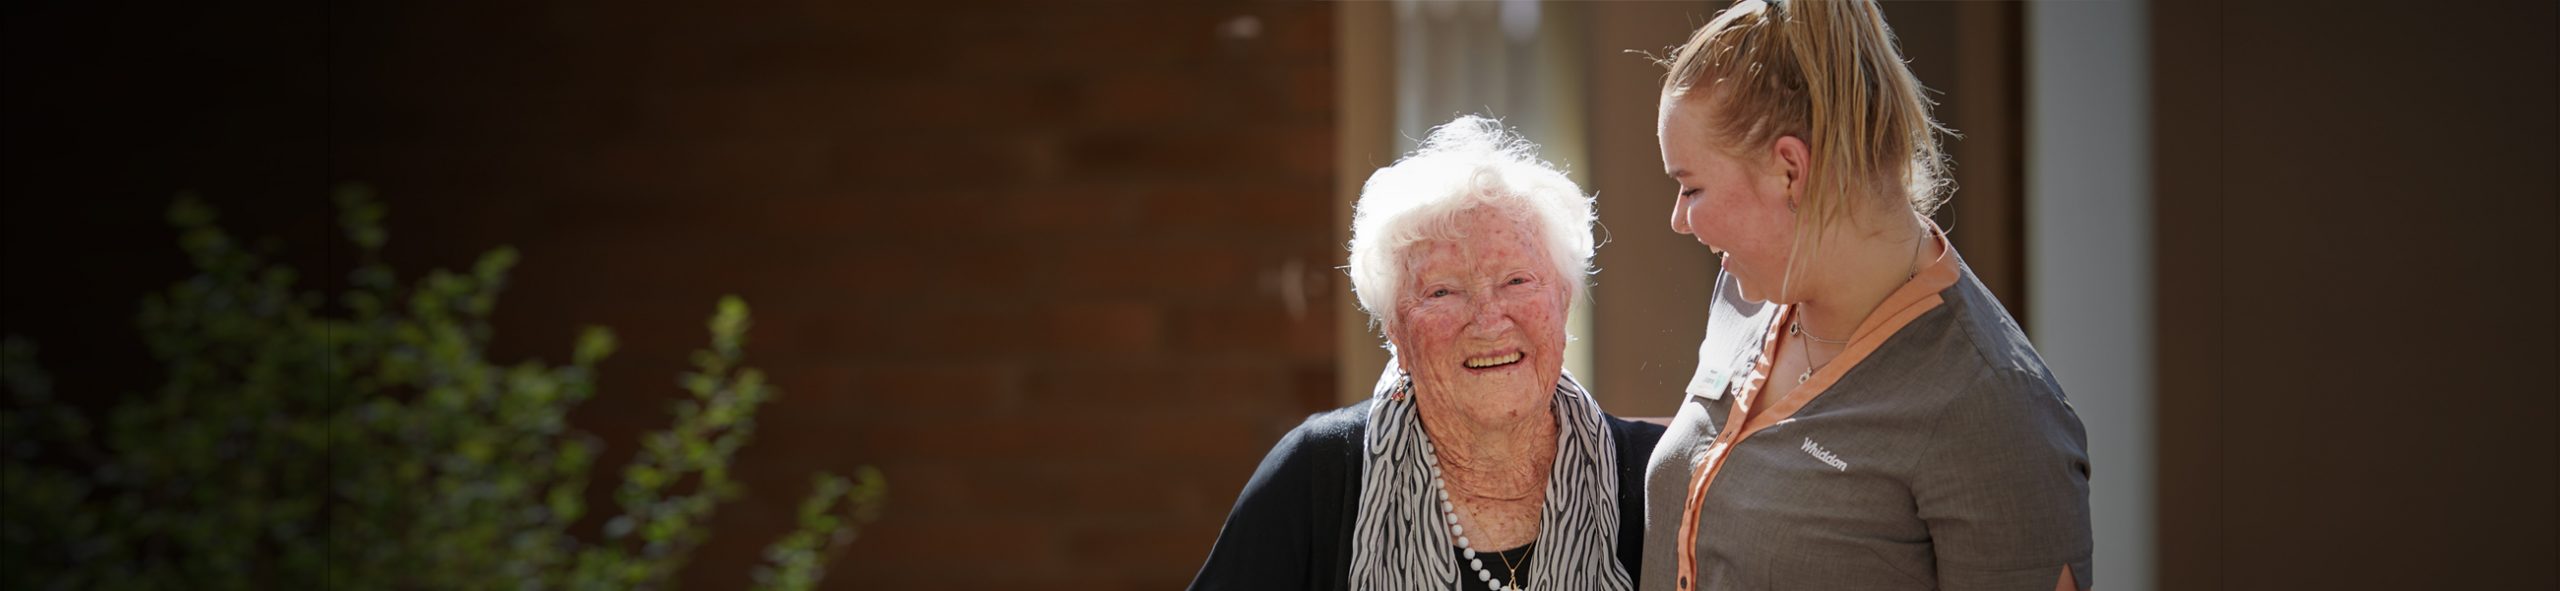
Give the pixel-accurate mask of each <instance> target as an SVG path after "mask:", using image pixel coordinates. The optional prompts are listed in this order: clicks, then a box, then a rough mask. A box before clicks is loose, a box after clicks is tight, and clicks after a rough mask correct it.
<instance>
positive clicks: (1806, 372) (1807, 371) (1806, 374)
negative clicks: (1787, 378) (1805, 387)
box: [1796, 368, 1813, 385]
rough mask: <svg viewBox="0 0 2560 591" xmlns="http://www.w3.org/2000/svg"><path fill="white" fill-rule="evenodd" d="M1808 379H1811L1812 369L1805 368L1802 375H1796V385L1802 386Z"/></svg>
mask: <svg viewBox="0 0 2560 591" xmlns="http://www.w3.org/2000/svg"><path fill="white" fill-rule="evenodd" d="M1810 379H1813V369H1812V368H1805V370H1804V373H1800V374H1796V384H1798V385H1802V384H1804V382H1805V380H1810Z"/></svg>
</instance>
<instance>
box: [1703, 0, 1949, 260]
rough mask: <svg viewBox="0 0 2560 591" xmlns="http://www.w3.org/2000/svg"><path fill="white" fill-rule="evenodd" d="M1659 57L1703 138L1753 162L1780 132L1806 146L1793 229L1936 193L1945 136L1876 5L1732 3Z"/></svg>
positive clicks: (1922, 209) (1940, 192)
mask: <svg viewBox="0 0 2560 591" xmlns="http://www.w3.org/2000/svg"><path fill="white" fill-rule="evenodd" d="M1662 62H1663V65H1664V66H1665V67H1668V68H1669V69H1670V73H1669V75H1667V76H1666V77H1665V78H1664V80H1663V88H1662V92H1663V95H1664V98H1665V99H1666V100H1680V101H1705V103H1704V105H1703V106H1705V107H1706V108H1707V112H1708V113H1709V118H1708V124H1707V127H1708V129H1706V130H1705V131H1706V133H1708V134H1711V136H1712V139H1713V140H1715V141H1713V142H1711V143H1713V144H1715V145H1718V146H1723V147H1725V149H1727V150H1728V151H1729V153H1731V154H1733V155H1735V156H1738V157H1745V158H1750V159H1754V160H1756V159H1758V158H1764V157H1766V152H1765V151H1758V150H1757V149H1758V148H1761V147H1765V146H1768V145H1769V143H1770V142H1773V141H1776V140H1777V139H1778V138H1779V137H1780V136H1788V135H1793V136H1796V137H1798V138H1801V139H1803V140H1804V142H1805V144H1806V145H1807V146H1809V147H1810V149H1811V150H1812V154H1811V155H1810V156H1811V158H1812V162H1810V163H1809V166H1808V173H1809V174H1810V175H1811V178H1808V179H1806V180H1807V181H1808V182H1809V183H1810V184H1809V185H1808V186H1807V190H1806V191H1805V194H1804V197H1803V200H1802V202H1801V203H1799V204H1798V206H1799V208H1798V210H1797V220H1798V224H1799V229H1800V230H1801V229H1804V228H1808V227H1809V228H1812V229H1815V230H1816V231H1817V232H1818V231H1825V230H1829V229H1832V228H1834V227H1836V226H1837V224H1835V223H1834V222H1836V221H1837V220H1840V219H1842V218H1843V217H1844V216H1845V215H1846V212H1847V211H1849V210H1850V209H1851V208H1852V206H1853V205H1855V204H1853V203H1851V202H1850V200H1851V199H1857V198H1899V199H1902V200H1904V201H1905V202H1907V203H1908V204H1909V205H1910V207H1911V210H1912V211H1914V212H1918V213H1919V214H1921V215H1927V214H1929V213H1932V212H1934V211H1936V210H1937V208H1938V205H1939V204H1940V203H1941V202H1943V200H1944V198H1945V195H1944V193H1945V189H1946V185H1947V181H1946V171H1947V162H1946V158H1945V156H1944V154H1943V153H1942V152H1941V151H1940V150H1939V148H1938V138H1937V134H1939V133H1942V132H1947V129H1946V128H1945V127H1943V126H1940V125H1939V124H1938V122H1937V120H1936V119H1934V118H1932V117H1931V116H1930V114H1929V108H1930V106H1931V105H1932V103H1931V102H1930V101H1929V99H1928V97H1927V96H1925V95H1924V94H1922V93H1923V92H1924V91H1923V89H1922V88H1921V86H1920V81H1919V79H1918V78H1917V77H1915V76H1913V75H1912V74H1911V68H1910V67H1909V66H1906V65H1904V64H1903V60H1902V52H1901V50H1900V49H1898V48H1896V47H1895V45H1894V39H1893V30H1892V28H1890V27H1888V26H1886V25H1885V22H1884V10H1883V9H1882V8H1880V7H1878V6H1877V5H1876V3H1875V2H1874V0H1783V1H1777V2H1769V1H1764V0H1742V1H1740V2H1736V3H1734V5H1733V6H1732V7H1730V8H1727V9H1725V11H1724V12H1722V13H1719V14H1717V15H1716V18H1715V19H1713V20H1711V21H1709V22H1708V23H1707V25H1706V26H1705V27H1701V28H1699V29H1698V31H1697V32H1696V33H1694V34H1692V35H1690V37H1689V40H1688V42H1687V43H1684V44H1682V45H1681V46H1680V47H1679V48H1678V49H1676V50H1674V51H1673V53H1672V55H1671V57H1670V58H1669V59H1665V60H1662ZM1815 233H1816V232H1798V233H1797V240H1798V242H1799V244H1800V245H1801V244H1803V243H1805V242H1807V241H1809V240H1811V239H1812V238H1813V235H1814V234H1815ZM1800 250H1802V249H1800ZM1807 254H1810V253H1809V252H1808V253H1807Z"/></svg>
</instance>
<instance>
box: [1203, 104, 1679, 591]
mask: <svg viewBox="0 0 2560 591" xmlns="http://www.w3.org/2000/svg"><path fill="white" fill-rule="evenodd" d="M1593 205H1594V203H1593V201H1592V200H1591V198H1590V197H1589V196H1586V195H1584V194H1583V193H1582V189H1581V188H1580V187H1577V186H1575V185H1574V184H1573V180H1572V179H1570V178H1567V177H1565V175H1564V173H1562V172H1560V171H1557V170H1556V169H1555V168H1554V167H1553V166H1552V165H1549V164H1547V163H1546V162H1545V161H1542V160H1539V159H1538V158H1537V147H1536V146H1535V145H1534V144H1530V143H1528V142H1527V141H1526V140H1523V139H1521V138H1520V137H1519V136H1517V135H1515V134H1513V133H1511V132H1509V131H1506V130H1504V129H1503V128H1502V126H1501V125H1500V123H1498V122H1496V121H1494V120H1491V119H1485V118H1482V117H1474V116H1466V117H1459V118H1458V119H1457V120H1454V121H1451V122H1449V124H1448V125H1443V126H1440V127H1438V128H1434V129H1433V130H1432V132H1431V137H1430V138H1428V139H1426V140H1424V141H1423V143H1422V147H1421V148H1419V149H1417V150H1415V152H1414V153H1413V154H1411V155H1409V156H1406V157H1405V158H1402V159H1399V160H1397V161H1396V164H1395V165H1394V166H1389V167H1386V168H1382V169H1379V170H1378V172H1377V174H1374V175H1371V176H1370V177H1369V182H1368V183H1367V184H1365V185H1363V186H1362V187H1361V189H1360V202H1359V203H1358V204H1357V205H1356V207H1354V208H1353V215H1352V222H1351V244H1350V246H1351V252H1350V256H1348V257H1346V260H1347V261H1348V262H1349V263H1350V265H1348V266H1347V267H1346V268H1345V270H1346V271H1348V274H1349V275H1350V276H1351V288H1352V293H1353V295H1356V296H1358V297H1359V299H1360V308H1361V309H1362V310H1363V311H1366V312H1368V313H1369V317H1370V319H1371V320H1374V321H1376V322H1377V324H1376V326H1378V327H1379V328H1382V329H1384V330H1383V332H1384V333H1385V334H1383V335H1382V336H1385V337H1386V338H1387V341H1388V343H1389V346H1388V349H1389V350H1391V351H1393V352H1394V354H1395V357H1394V359H1392V360H1390V361H1389V363H1388V367H1387V368H1386V370H1385V371H1384V372H1381V373H1380V375H1379V376H1378V383H1377V386H1375V387H1373V388H1372V389H1371V390H1370V397H1369V398H1368V399H1367V400H1363V401H1361V402H1359V403H1355V404H1353V405H1351V406H1348V407H1344V408H1340V409H1336V410H1333V411H1330V412H1326V413H1321V414H1318V415H1315V416H1311V417H1308V418H1307V422H1306V423H1305V424H1302V425H1299V426H1298V428H1296V429H1293V430H1291V431H1290V432H1289V435H1288V436H1287V437H1284V438H1282V439H1281V441H1280V443H1279V444H1277V445H1274V446H1273V447H1272V451H1271V456H1270V457H1268V458H1265V459H1264V460H1263V463H1262V467H1261V469H1259V470H1256V471H1255V472H1254V476H1253V479H1252V480H1251V481H1249V482H1246V483H1245V490H1244V492H1243V493H1241V494H1238V495H1237V497H1236V508H1235V510H1234V511H1232V512H1230V513H1229V514H1228V520H1227V525H1226V528H1225V529H1223V530H1221V531H1220V532H1219V534H1218V544H1217V546H1215V547H1214V548H1212V549H1211V550H1210V552H1209V561H1208V563H1206V564H1203V565H1202V566H1201V567H1200V574H1199V576H1198V578H1195V579H1193V580H1192V583H1191V585H1192V586H1191V588H1192V589H1195V590H1217V589H1333V590H1347V589H1449V588H1451V583H1453V582H1454V583H1458V587H1457V588H1459V589H1464V590H1466V591H1512V590H1515V589H1530V588H1535V589H1546V590H1549V591H1628V590H1630V589H1633V588H1634V586H1635V583H1634V579H1633V578H1632V577H1631V576H1630V575H1629V573H1631V572H1634V571H1635V569H1636V567H1637V566H1639V564H1638V563H1637V562H1635V561H1633V560H1632V559H1631V557H1633V556H1635V552H1636V550H1638V549H1640V547H1641V546H1642V545H1643V534H1644V514H1643V512H1642V507H1643V506H1644V490H1645V488H1644V487H1643V486H1642V483H1641V482H1640V479H1639V477H1640V476H1641V475H1642V474H1643V473H1644V471H1643V470H1641V469H1639V468H1641V466H1642V463H1643V462H1644V460H1645V459H1646V457H1647V456H1646V455H1645V454H1644V453H1642V451H1641V450H1645V449H1650V448H1652V447H1653V444H1654V442H1656V441H1659V440H1661V438H1662V428H1661V427H1659V426H1655V425H1651V424H1647V423H1638V422H1633V421H1628V420H1625V419H1620V418H1617V417H1612V416H1609V415H1608V413H1606V412H1604V411H1602V410H1601V409H1600V405H1599V402H1598V400H1597V399H1595V398H1593V397H1592V396H1591V394H1590V393H1589V392H1587V391H1584V390H1583V389H1582V385H1581V383H1579V382H1576V381H1574V379H1573V376H1570V375H1567V374H1566V373H1565V371H1564V348H1565V342H1566V332H1565V315H1566V310H1567V309H1569V308H1571V307H1572V304H1573V302H1574V300H1577V299H1580V298H1582V297H1583V290H1584V289H1585V287H1584V282H1583V278H1584V277H1586V276H1588V275H1590V274H1591V252H1592V249H1593V248H1596V247H1597V244H1595V243H1594V241H1593V240H1592V235H1591V230H1592V226H1593V224H1592V220H1593V218H1594V217H1596V216H1594V215H1593V213H1592V207H1593ZM1533 554H1534V556H1536V560H1535V561H1534V562H1533V561H1531V560H1530V557H1531V556H1532V555H1533Z"/></svg>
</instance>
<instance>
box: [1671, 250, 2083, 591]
mask: <svg viewBox="0 0 2560 591" xmlns="http://www.w3.org/2000/svg"><path fill="white" fill-rule="evenodd" d="M1946 252H1947V253H1948V255H1947V258H1949V259H1955V260H1952V261H1949V260H1942V261H1941V262H1940V263H1941V264H1952V265H1954V266H1955V271H1956V273H1955V280H1954V282H1953V284H1952V285H1949V286H1947V287H1946V288H1945V289H1944V290H1942V291H1940V292H1939V293H1938V296H1939V298H1940V299H1941V300H1942V301H1941V302H1940V303H1939V304H1938V305H1937V306H1936V307H1935V308H1933V309H1929V310H1928V311H1926V312H1924V313H1921V315H1919V316H1918V317H1916V318H1914V319H1912V320H1911V321H1910V323H1909V324H1907V325H1905V326H1903V327H1902V328H1901V329H1900V330H1899V331H1897V332H1894V333H1892V334H1891V335H1890V336H1889V337H1887V339H1886V340H1885V341H1884V342H1883V344H1882V345H1880V346H1879V347H1878V348H1876V349H1875V350H1874V351H1873V352H1872V353H1870V354H1869V355H1868V356H1867V357H1866V358H1864V359H1862V360H1857V361H1856V362H1855V363H1856V365H1854V366H1852V367H1850V368H1849V369H1848V370H1847V371H1846V372H1845V373H1843V374H1841V376H1840V378H1839V380H1838V381H1837V382H1835V383H1833V384H1832V385H1831V386H1830V387H1828V388H1825V389H1823V390H1822V391H1821V392H1820V394H1819V395H1818V396H1816V397H1814V398H1813V399H1812V400H1811V401H1809V402H1806V403H1805V405H1804V406H1803V407H1802V408H1800V409H1798V410H1796V411H1795V413H1794V414H1793V415H1791V416H1789V417H1787V418H1785V419H1783V420H1781V421H1779V422H1778V423H1776V424H1773V425H1770V426H1768V427H1766V428H1764V429H1762V430H1761V431H1759V432H1756V433H1753V434H1751V435H1750V436H1749V437H1748V438H1746V439H1743V440H1742V441H1741V442H1740V443H1739V444H1736V445H1734V446H1733V447H1732V448H1731V449H1729V450H1727V451H1726V452H1725V453H1726V454H1727V456H1728V457H1726V458H1725V459H1724V460H1723V461H1724V467H1723V468H1722V469H1721V470H1720V471H1719V472H1717V473H1716V475H1715V476H1714V481H1713V482H1712V483H1711V485H1710V486H1708V487H1707V491H1706V493H1705V495H1704V497H1703V498H1702V499H1701V501H1700V503H1701V504H1700V506H1699V510H1698V515H1700V516H1701V519H1700V521H1699V526H1698V529H1697V541H1696V548H1697V552H1696V555H1697V556H1696V558H1697V567H1698V575H1697V576H1698V580H1697V581H1696V582H1697V585H1696V586H1695V588H1696V589H1710V590H1723V589H1935V588H1948V589H2052V588H2053V585H2054V583H2055V581H2056V580H2057V579H2058V578H2059V577H2060V572H2059V571H2060V570H2061V568H2062V567H2063V565H2070V567H2071V570H2072V573H2073V574H2074V575H2075V578H2076V579H2077V581H2076V582H2077V583H2078V585H2079V587H2080V588H2082V589H2086V588H2089V586H2090V582H2091V580H2092V578H2093V577H2092V574H2093V572H2092V570H2091V565H2090V535H2089V459H2088V453H2087V447H2088V443H2087V441H2088V438H2087V434H2086V433H2085V432H2084V431H2083V430H2082V428H2081V424H2080V418H2079V416H2078V415H2077V414H2074V413H2073V412H2072V409H2071V406H2070V404H2069V402H2068V401H2066V400H2065V399H2064V398H2063V394H2062V388H2061V387H2060V386H2059V385H2056V384H2055V383H2054V380H2053V376H2052V375H2051V374H2050V373H2048V372H2047V371H2046V370H2045V366H2044V361H2043V359H2042V358H2040V357H2038V356H2037V355H2036V352H2035V348H2034V347H2032V346H2030V345H2028V343H2027V339H2026V336H2025V335H2024V334H2023V333H2021V332H2020V331H2019V330H2018V326H2017V324H2016V322H2014V321H2012V320H2011V319H2010V318H2009V314H2008V312H2007V311H2006V310H2004V309H2002V308H2001V307H2000V305H1999V303H1998V301H1996V300H1994V299H1993V298H1992V297H1991V294H1990V292H1989V291H1987V290H1985V289H1984V288H1983V287H1982V284H1981V283H1980V282H1979V281H1977V280H1976V279H1974V276H1973V272H1972V270H1971V269H1968V268H1965V267H1964V265H1963V261H1962V260H1961V259H1957V258H1956V257H1955V256H1954V251H1953V250H1952V249H1950V250H1948V251H1946ZM1933 266H1935V265H1933ZM1739 293H1740V291H1739V289H1737V288H1736V286H1735V283H1734V279H1733V278H1732V277H1731V276H1730V275H1720V276H1719V277H1717V281H1716V296H1715V300H1714V309H1713V312H1712V313H1711V314H1710V316H1709V318H1708V325H1707V337H1706V339H1705V341H1704V343H1703V344H1702V345H1701V346H1700V347H1699V358H1698V368H1699V369H1698V374H1697V377H1696V378H1694V379H1693V380H1692V381H1691V383H1690V386H1689V392H1688V393H1687V394H1686V396H1685V399H1684V400H1683V401H1682V403H1681V405H1680V411H1679V414H1678V415H1677V416H1676V417H1675V418H1673V419H1672V423H1671V428H1670V430H1669V431H1668V432H1666V433H1664V434H1663V436H1662V441H1661V443H1660V444H1659V445H1657V446H1656V447H1655V448H1654V453H1653V458H1652V461H1651V462H1650V464H1649V465H1648V466H1647V468H1646V474H1645V483H1646V488H1647V490H1646V493H1647V494H1646V498H1647V505H1648V507H1647V511H1646V513H1645V515H1646V519H1647V523H1646V527H1645V548H1644V552H1645V557H1644V560H1643V565H1644V574H1643V577H1642V582H1641V586H1642V588H1644V589H1663V590H1674V591H1676V590H1678V589H1679V588H1680V587H1679V585H1678V582H1677V581H1678V574H1679V573H1677V572H1676V571H1678V570H1679V563H1680V561H1679V560H1678V557H1677V556H1674V555H1675V554H1677V553H1678V550H1677V544H1678V542H1679V539H1678V538H1679V533H1680V529H1681V528H1680V526H1681V522H1680V519H1681V515H1682V513H1683V509H1684V507H1685V502H1686V499H1687V497H1688V492H1689V490H1688V487H1689V484H1690V482H1691V480H1692V476H1693V475H1694V472H1695V470H1697V469H1699V468H1700V467H1701V466H1700V464H1701V462H1702V461H1704V460H1705V459H1706V455H1707V451H1708V449H1709V447H1710V446H1709V443H1710V442H1712V441H1713V440H1714V439H1715V438H1716V436H1717V434H1718V430H1719V429H1723V428H1725V425H1726V423H1725V417H1726V411H1727V410H1728V409H1729V408H1730V407H1732V405H1733V400H1734V397H1733V396H1728V395H1726V393H1727V392H1730V391H1731V388H1732V386H1733V383H1734V382H1737V381H1739V380H1737V379H1735V376H1738V375H1742V374H1743V373H1744V372H1748V371H1750V370H1751V368H1752V364H1753V362H1755V361H1757V360H1758V357H1759V355H1761V354H1762V351H1761V348H1762V345H1761V344H1762V338H1763V336H1764V335H1765V334H1766V331H1767V330H1768V328H1769V323H1770V322H1771V321H1772V317H1773V316H1774V315H1775V314H1774V312H1776V310H1777V309H1778V307H1777V306H1769V305H1762V304H1756V303H1752V302H1747V301H1743V300H1742V299H1741V297H1740V296H1739V295H1738V294H1739Z"/></svg>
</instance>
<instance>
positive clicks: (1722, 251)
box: [1655, 98, 1802, 302]
mask: <svg viewBox="0 0 2560 591" xmlns="http://www.w3.org/2000/svg"><path fill="white" fill-rule="evenodd" d="M1703 102H1704V101H1696V100H1679V99H1676V98H1665V99H1664V100H1663V102H1662V111H1661V119H1660V120H1659V121H1658V122H1657V123H1656V124H1657V126H1658V127H1657V128H1656V130H1655V133H1656V135H1657V136H1658V138H1659V139H1660V140H1661V142H1662V167H1663V172H1664V173H1666V174H1669V175H1671V180H1673V181H1674V182H1677V183H1679V192H1678V194H1677V195H1676V196H1675V197H1674V198H1673V199H1672V202H1671V231H1673V232H1678V233H1681V234H1686V235H1689V236H1691V237H1695V238H1697V239H1698V243H1699V244H1703V245H1706V247H1707V248H1708V249H1710V250H1713V251H1715V253H1716V254H1718V255H1720V256H1721V257H1722V258H1723V264H1724V269H1725V272H1728V273H1732V274H1733V275H1734V277H1735V278H1736V279H1738V280H1740V283H1741V286H1742V295H1743V297H1745V298H1748V299H1750V300H1752V301H1762V302H1765V301H1771V300H1772V299H1775V298H1779V297H1782V294H1780V293H1779V291H1780V289H1782V286H1781V285H1780V282H1782V281H1784V280H1785V279H1786V276H1785V275H1786V272H1787V269H1786V267H1787V250H1788V246H1789V241H1790V240H1792V239H1793V238H1794V236H1795V214H1794V212H1791V211H1788V209H1787V202H1788V199H1790V193H1789V185H1790V184H1791V182H1790V181H1791V179H1792V178H1800V177H1801V175H1791V174H1790V172H1789V167H1788V159H1787V158H1786V156H1787V155H1788V154H1784V153H1783V152H1784V149H1785V148H1784V147H1783V146H1785V145H1786V144H1787V143H1788V142H1794V143H1795V145H1797V146H1801V145H1802V140H1798V139H1796V138H1792V137H1782V138H1779V140H1778V142H1777V144H1778V145H1776V146H1768V147H1764V148H1760V149H1755V150H1750V151H1748V152H1749V153H1752V154H1756V155H1757V156H1758V157H1757V158H1739V157H1735V156H1733V155H1731V154H1729V153H1727V151H1726V150H1723V149H1719V147H1718V146H1716V145H1715V144H1714V143H1713V142H1712V140H1711V138H1710V137H1709V133H1708V131H1707V130H1708V127H1707V107H1706V106H1704V105H1703V104H1701V103H1703Z"/></svg>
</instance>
